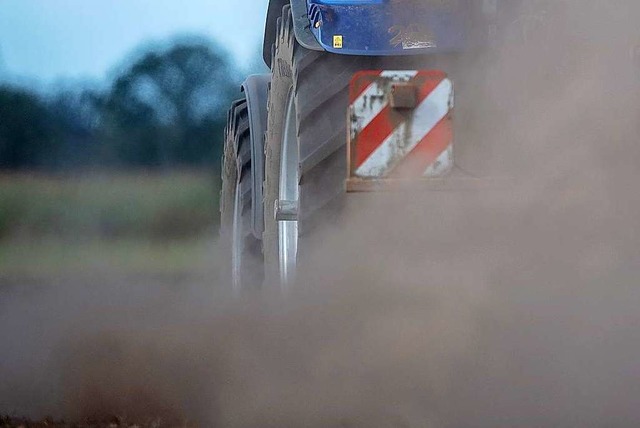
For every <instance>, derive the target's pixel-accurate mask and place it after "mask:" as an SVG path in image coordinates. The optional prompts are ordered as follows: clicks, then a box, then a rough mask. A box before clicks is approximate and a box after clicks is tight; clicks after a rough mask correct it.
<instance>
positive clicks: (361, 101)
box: [347, 71, 453, 191]
mask: <svg viewBox="0 0 640 428" xmlns="http://www.w3.org/2000/svg"><path fill="white" fill-rule="evenodd" d="M452 113H453V83H452V82H451V80H450V79H449V78H448V77H447V75H446V74H445V73H444V72H441V71H361V72H359V73H356V74H355V75H354V77H353V79H352V80H351V86H350V107H349V142H348V149H349V150H348V153H349V155H348V156H349V177H348V180H347V190H348V191H361V190H368V188H367V185H368V184H374V183H375V185H373V186H370V187H371V189H369V190H375V189H377V188H378V187H380V186H381V185H384V183H390V182H396V183H397V182H406V181H410V182H415V181H418V180H419V181H425V180H426V181H429V180H430V179H435V178H442V177H444V176H446V175H447V174H448V173H449V172H450V171H451V169H452V168H453V126H452V120H453V119H452V118H453V114H452Z"/></svg>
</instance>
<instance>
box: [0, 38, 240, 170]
mask: <svg viewBox="0 0 640 428" xmlns="http://www.w3.org/2000/svg"><path fill="white" fill-rule="evenodd" d="M239 78H240V76H239V73H237V72H236V70H235V69H234V67H233V65H232V63H231V62H230V61H229V59H228V56H227V55H226V54H225V53H224V52H223V51H222V50H220V49H219V48H218V47H216V46H215V45H213V44H211V43H209V42H208V41H206V40H202V39H190V40H183V41H180V42H175V43H172V44H171V45H170V46H169V47H164V48H154V49H147V50H146V51H145V52H144V53H143V54H142V55H139V56H138V57H137V58H136V59H135V60H133V61H131V62H130V65H129V66H127V67H125V68H124V69H123V70H121V72H120V73H118V74H117V76H116V77H115V79H114V80H113V82H112V83H111V85H110V86H109V87H108V88H107V89H105V90H90V89H78V90H59V91H57V92H56V93H54V94H53V95H47V96H44V95H41V94H38V93H36V92H34V91H31V90H29V89H26V88H19V87H15V86H7V85H4V86H2V85H1V84H0V170H18V171H19V170H27V169H31V170H32V169H39V170H47V171H64V170H71V169H86V168H101V167H108V168H147V169H165V168H174V167H203V166H216V167H217V166H218V163H219V159H220V155H221V150H222V138H223V128H224V126H225V122H226V109H227V107H228V105H229V103H230V102H231V100H232V99H233V98H235V97H236V96H237V92H238V87H239Z"/></svg>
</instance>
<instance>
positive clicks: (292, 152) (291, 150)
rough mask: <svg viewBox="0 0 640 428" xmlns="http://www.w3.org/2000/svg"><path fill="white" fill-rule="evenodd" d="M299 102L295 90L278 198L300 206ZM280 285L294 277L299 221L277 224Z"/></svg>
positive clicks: (290, 100)
mask: <svg viewBox="0 0 640 428" xmlns="http://www.w3.org/2000/svg"><path fill="white" fill-rule="evenodd" d="M296 116H297V112H296V103H295V97H294V93H293V90H292V91H291V92H290V93H289V97H288V101H287V115H286V118H285V123H284V133H283V136H284V137H283V141H282V152H281V158H280V183H279V195H278V197H279V199H280V200H281V201H282V200H284V201H292V202H297V203H298V204H299V203H300V170H299V165H300V153H299V149H298V135H297V133H298V132H297V131H298V130H297V126H296ZM278 247H279V248H278V253H279V262H280V283H281V284H282V285H283V286H284V287H286V286H287V285H288V284H290V283H291V281H293V279H294V278H295V272H296V266H297V263H298V222H297V221H280V222H278Z"/></svg>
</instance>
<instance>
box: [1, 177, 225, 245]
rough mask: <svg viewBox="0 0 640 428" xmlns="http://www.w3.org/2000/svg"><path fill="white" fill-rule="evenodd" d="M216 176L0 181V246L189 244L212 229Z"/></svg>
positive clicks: (214, 226)
mask: <svg viewBox="0 0 640 428" xmlns="http://www.w3.org/2000/svg"><path fill="white" fill-rule="evenodd" d="M218 195H219V190H218V180H217V179H216V178H215V177H214V175H213V174H206V173H191V172H183V173H171V174H102V175H83V176H67V177H48V176H36V175H0V240H16V239H17V240H20V241H24V240H28V241H32V240H36V239H51V238H63V239H66V240H77V241H85V240H87V239H94V238H100V239H107V240H109V239H144V240H175V239H192V238H195V237H198V236H201V235H202V234H204V233H211V232H212V231H214V230H215V229H216V224H217V221H218Z"/></svg>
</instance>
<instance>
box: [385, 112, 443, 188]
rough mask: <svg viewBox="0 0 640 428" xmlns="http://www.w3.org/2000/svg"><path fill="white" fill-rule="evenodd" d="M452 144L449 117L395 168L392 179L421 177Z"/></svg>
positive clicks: (439, 123)
mask: <svg viewBox="0 0 640 428" xmlns="http://www.w3.org/2000/svg"><path fill="white" fill-rule="evenodd" d="M452 143H453V127H452V125H451V118H450V116H447V117H445V118H444V119H442V120H441V121H440V122H438V124H437V125H436V126H435V128H433V129H432V130H431V132H429V133H428V134H427V135H426V136H425V137H424V138H423V139H422V140H421V141H420V143H418V145H417V146H416V147H415V148H414V149H413V150H412V151H411V153H409V154H408V155H407V157H406V158H404V159H403V160H402V162H401V163H400V164H399V165H398V166H396V167H395V168H394V170H393V172H392V174H391V176H393V177H394V178H417V177H422V176H423V175H424V173H425V171H426V170H427V168H429V167H430V166H431V165H433V164H434V162H435V161H436V160H437V159H438V158H439V157H440V155H442V153H443V152H444V151H445V150H447V148H449V146H450V145H451V144H452Z"/></svg>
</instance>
